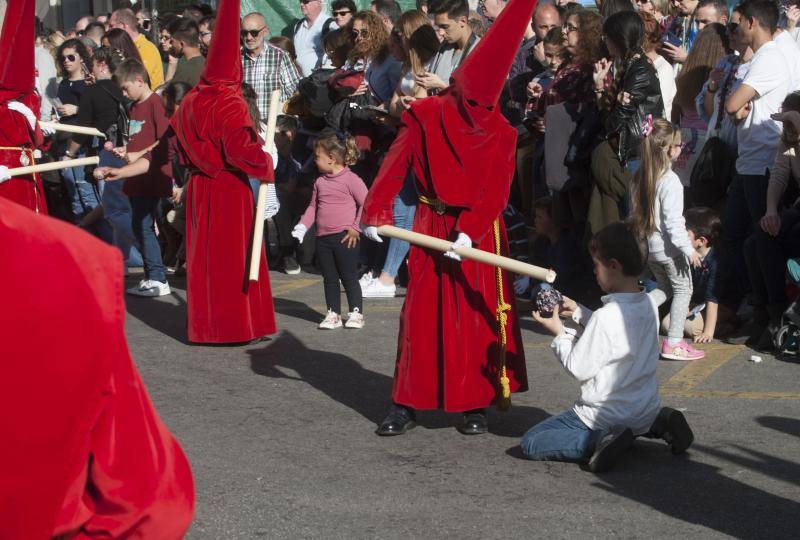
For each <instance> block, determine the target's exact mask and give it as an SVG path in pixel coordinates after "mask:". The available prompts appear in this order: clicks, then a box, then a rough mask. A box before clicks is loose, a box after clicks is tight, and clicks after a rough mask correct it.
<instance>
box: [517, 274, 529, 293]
mask: <svg viewBox="0 0 800 540" xmlns="http://www.w3.org/2000/svg"><path fill="white" fill-rule="evenodd" d="M530 285H531V278H529V277H528V276H520V277H518V278H517V279H515V280H514V292H515V293H516V294H517V296H522V295H523V294H525V291H527V290H528V287H530Z"/></svg>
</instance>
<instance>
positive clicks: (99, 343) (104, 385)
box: [0, 199, 194, 540]
mask: <svg viewBox="0 0 800 540" xmlns="http://www.w3.org/2000/svg"><path fill="white" fill-rule="evenodd" d="M0 260H2V261H3V264H2V265H0V278H2V279H3V280H4V282H5V283H13V284H14V285H13V287H8V288H7V290H6V291H5V293H4V301H3V306H2V308H0V410H2V411H3V412H2V414H0V433H2V434H3V444H2V445H0V467H2V471H0V477H2V481H0V538H3V539H11V540H16V539H20V540H22V539H24V540H28V539H36V538H42V539H44V538H51V537H54V536H60V535H64V537H65V538H88V537H92V538H95V537H97V538H123V537H125V538H163V539H167V540H169V539H177V538H181V537H182V536H183V535H184V533H185V532H186V530H187V529H188V527H189V524H190V523H191V520H192V514H193V508H194V482H193V480H192V472H191V469H190V466H189V462H188V461H187V459H186V456H185V455H184V453H183V451H182V450H181V447H180V445H179V444H178V441H177V440H175V438H174V437H173V436H172V435H171V434H170V432H169V431H168V430H167V427H166V426H165V425H164V423H163V422H162V421H161V419H160V418H159V416H158V413H157V412H156V410H155V408H154V407H153V404H152V403H151V401H150V398H149V396H148V394H147V389H146V388H145V386H144V383H143V382H142V379H141V377H140V376H139V373H138V371H137V369H136V365H135V364H134V363H133V360H132V359H131V355H130V352H129V351H128V345H127V342H126V340H125V334H124V321H125V305H124V302H123V298H122V290H123V278H122V275H123V272H122V258H121V256H120V253H119V251H118V250H116V249H114V248H112V247H109V246H107V245H105V244H103V243H102V242H100V241H99V240H97V239H95V238H93V237H91V236H90V235H89V234H87V233H85V232H83V231H81V230H79V229H77V228H75V227H72V226H71V225H67V224H65V223H63V222H59V221H57V220H55V219H52V218H49V217H47V216H41V215H36V214H35V213H33V212H31V211H30V210H28V209H26V208H24V207H22V206H21V205H18V204H16V203H13V202H11V201H7V200H3V199H0Z"/></svg>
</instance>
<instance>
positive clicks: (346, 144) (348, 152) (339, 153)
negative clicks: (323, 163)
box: [314, 131, 361, 166]
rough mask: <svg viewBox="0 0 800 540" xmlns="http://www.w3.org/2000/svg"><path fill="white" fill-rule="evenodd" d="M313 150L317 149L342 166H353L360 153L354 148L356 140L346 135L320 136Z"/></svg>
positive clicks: (326, 134)
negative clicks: (332, 157) (330, 156)
mask: <svg viewBox="0 0 800 540" xmlns="http://www.w3.org/2000/svg"><path fill="white" fill-rule="evenodd" d="M314 148H319V149H321V150H323V151H325V152H326V153H328V154H330V155H332V156H334V158H335V159H336V161H338V162H339V163H341V164H342V165H347V166H351V165H355V164H356V163H358V158H359V157H360V155H361V153H360V151H359V150H358V146H356V140H355V139H354V138H353V137H352V136H350V135H349V134H348V133H342V132H338V131H337V132H330V131H329V132H327V133H324V134H323V135H322V136H320V138H319V139H317V140H316V142H315V143H314Z"/></svg>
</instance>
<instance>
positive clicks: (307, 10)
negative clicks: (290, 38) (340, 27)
mask: <svg viewBox="0 0 800 540" xmlns="http://www.w3.org/2000/svg"><path fill="white" fill-rule="evenodd" d="M300 11H301V12H302V13H303V19H302V20H301V21H300V22H298V23H297V24H296V25H295V27H294V49H295V52H296V53H297V63H298V65H299V66H300V71H302V75H303V77H308V76H309V75H311V72H312V71H314V70H315V69H316V68H318V67H321V66H322V62H323V57H324V55H325V51H324V49H323V47H322V37H323V36H324V34H326V33H328V31H330V30H335V29H336V28H337V26H336V23H335V22H334V21H333V19H330V18H328V17H325V16H324V15H323V13H322V1H321V0H300Z"/></svg>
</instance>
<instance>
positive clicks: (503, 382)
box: [492, 218, 511, 411]
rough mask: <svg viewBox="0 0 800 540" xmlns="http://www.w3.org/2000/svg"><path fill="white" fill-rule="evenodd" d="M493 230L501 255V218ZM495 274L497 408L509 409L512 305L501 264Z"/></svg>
mask: <svg viewBox="0 0 800 540" xmlns="http://www.w3.org/2000/svg"><path fill="white" fill-rule="evenodd" d="M492 231H493V232H494V253H495V255H501V252H500V246H501V237H500V218H497V219H495V220H494V223H492ZM494 275H495V278H496V280H497V321H498V324H499V326H500V397H499V399H498V400H497V409H498V410H500V411H507V410H508V409H509V408H510V407H511V385H510V383H509V380H508V374H507V373H506V344H507V340H506V325H507V324H508V312H509V311H511V306H510V305H509V304H507V303H506V301H505V295H504V294H503V271H502V270H501V269H500V267H499V266H496V267H495V269H494Z"/></svg>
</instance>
